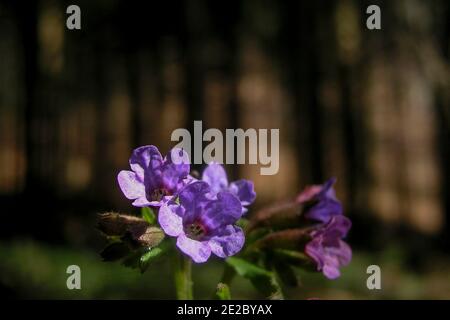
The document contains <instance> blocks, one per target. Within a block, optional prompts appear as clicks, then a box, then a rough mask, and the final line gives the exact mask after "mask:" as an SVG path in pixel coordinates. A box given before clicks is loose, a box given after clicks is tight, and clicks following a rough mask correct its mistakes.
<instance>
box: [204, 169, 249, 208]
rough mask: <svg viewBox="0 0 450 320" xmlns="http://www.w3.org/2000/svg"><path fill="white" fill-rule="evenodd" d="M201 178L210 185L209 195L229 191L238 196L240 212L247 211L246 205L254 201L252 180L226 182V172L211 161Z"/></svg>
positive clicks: (213, 195)
mask: <svg viewBox="0 0 450 320" xmlns="http://www.w3.org/2000/svg"><path fill="white" fill-rule="evenodd" d="M202 180H203V181H205V182H206V183H208V184H209V186H210V189H211V191H210V196H212V197H215V196H216V195H217V194H218V193H219V192H222V191H229V192H231V193H232V194H234V195H235V196H236V197H238V198H239V201H241V204H242V212H243V213H245V212H247V208H246V206H249V205H250V204H252V203H253V201H255V198H256V193H255V190H254V186H253V182H251V181H249V180H245V179H241V180H237V181H233V182H231V183H228V178H227V173H226V172H225V169H224V168H223V166H222V165H220V164H218V163H216V162H211V163H210V164H209V165H208V166H207V167H206V169H205V170H204V171H203V175H202Z"/></svg>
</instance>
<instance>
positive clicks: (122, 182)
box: [117, 170, 145, 199]
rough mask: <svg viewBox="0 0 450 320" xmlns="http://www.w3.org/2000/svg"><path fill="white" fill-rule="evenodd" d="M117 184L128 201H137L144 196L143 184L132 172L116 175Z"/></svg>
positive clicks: (122, 172)
mask: <svg viewBox="0 0 450 320" xmlns="http://www.w3.org/2000/svg"><path fill="white" fill-rule="evenodd" d="M117 182H118V183H119V187H120V189H121V190H122V192H123V194H124V195H125V197H127V198H128V199H137V198H139V197H144V196H145V187H144V183H143V181H142V180H140V179H139V178H138V177H137V176H136V174H135V173H134V172H132V171H128V170H122V171H120V172H119V174H118V175H117Z"/></svg>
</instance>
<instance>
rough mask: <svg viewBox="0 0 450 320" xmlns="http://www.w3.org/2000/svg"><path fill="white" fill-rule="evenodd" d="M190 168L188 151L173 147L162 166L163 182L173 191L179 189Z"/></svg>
mask: <svg viewBox="0 0 450 320" xmlns="http://www.w3.org/2000/svg"><path fill="white" fill-rule="evenodd" d="M190 168H191V166H190V164H189V155H188V154H187V152H185V151H184V150H183V149H180V148H174V149H172V150H171V151H170V153H169V154H168V155H167V157H166V159H165V160H164V164H163V166H162V168H161V169H162V170H161V178H162V184H163V185H164V187H165V188H167V189H168V190H170V191H172V192H176V191H178V190H179V189H180V188H181V187H182V186H183V185H184V183H183V182H184V179H186V178H187V176H188V175H189V171H190Z"/></svg>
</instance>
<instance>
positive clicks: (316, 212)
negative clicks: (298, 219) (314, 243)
mask: <svg viewBox="0 0 450 320" xmlns="http://www.w3.org/2000/svg"><path fill="white" fill-rule="evenodd" d="M335 182H336V178H331V179H329V180H328V181H327V182H325V183H324V184H323V185H313V186H309V187H307V188H306V189H305V190H304V191H303V192H302V193H300V195H299V196H298V197H297V202H298V203H302V204H308V203H310V204H311V206H310V207H308V208H307V210H306V213H305V217H306V218H307V219H310V220H315V221H320V222H324V223H325V222H328V221H329V220H330V219H331V218H332V217H333V216H338V215H342V205H341V203H340V202H339V200H337V198H336V194H335V192H334V189H333V185H334V183H335Z"/></svg>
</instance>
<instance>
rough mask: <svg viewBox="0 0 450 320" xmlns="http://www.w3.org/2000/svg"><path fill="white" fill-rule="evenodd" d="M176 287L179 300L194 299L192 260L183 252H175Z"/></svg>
mask: <svg viewBox="0 0 450 320" xmlns="http://www.w3.org/2000/svg"><path fill="white" fill-rule="evenodd" d="M174 266H175V289H176V292H177V299H178V300H192V299H193V295H192V262H191V259H189V258H187V257H185V256H184V255H183V254H182V253H176V254H175V263H174Z"/></svg>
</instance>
